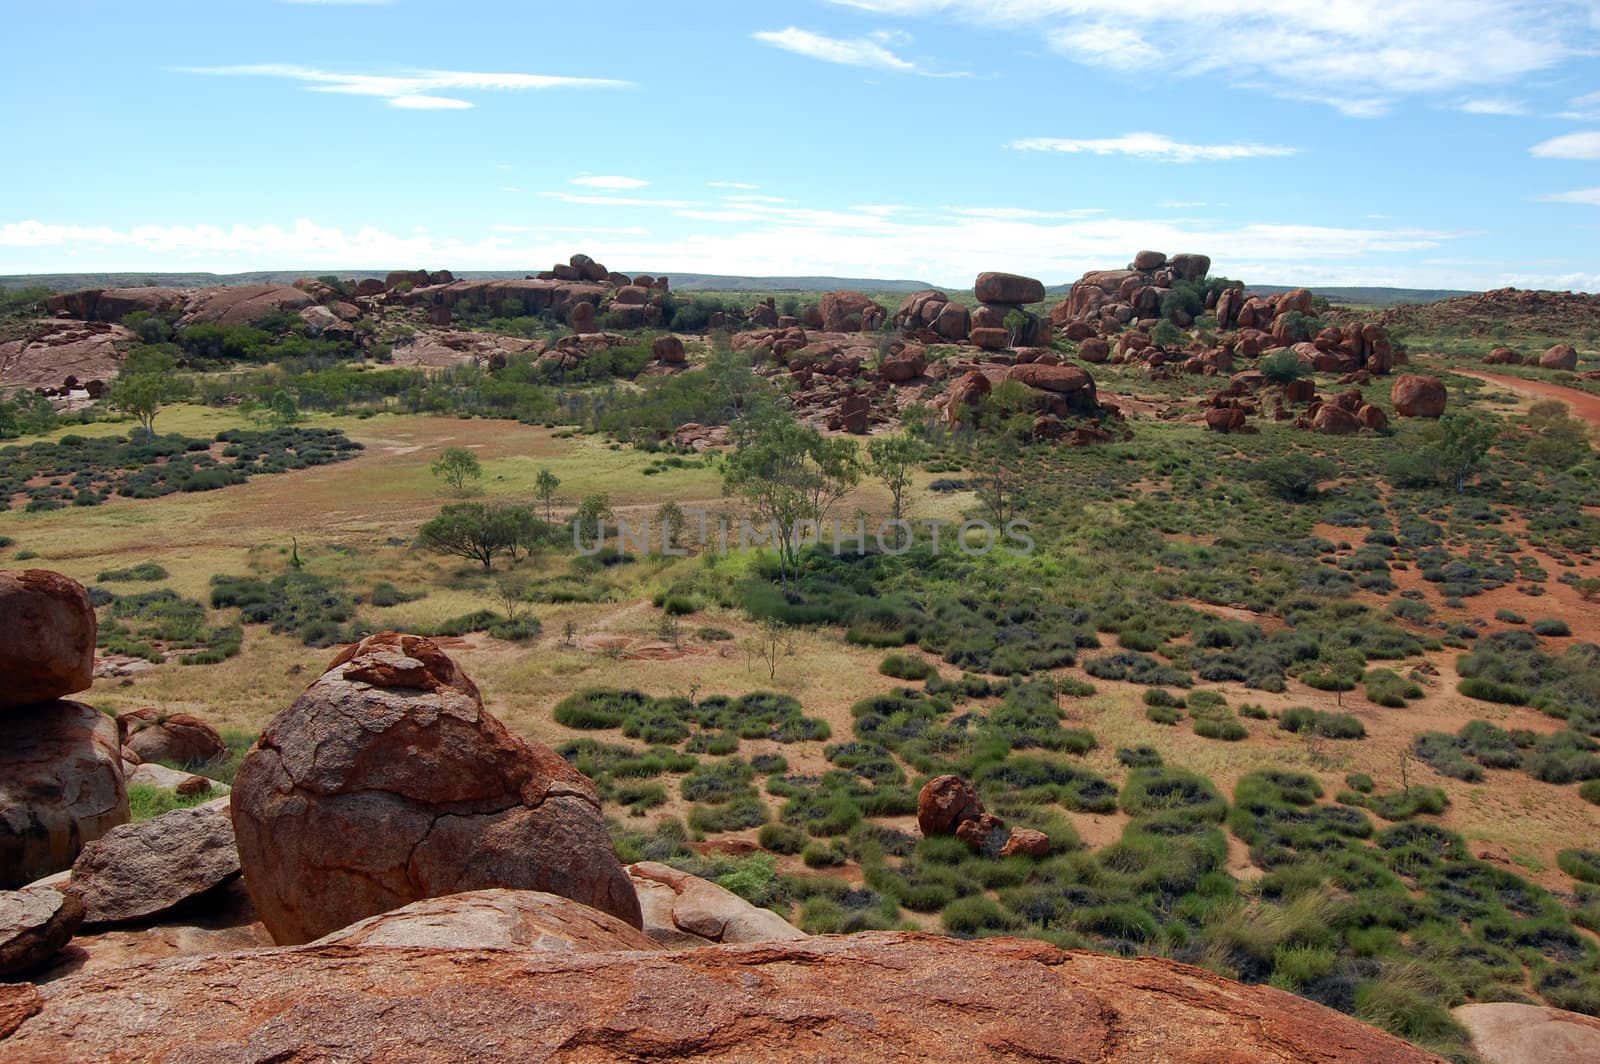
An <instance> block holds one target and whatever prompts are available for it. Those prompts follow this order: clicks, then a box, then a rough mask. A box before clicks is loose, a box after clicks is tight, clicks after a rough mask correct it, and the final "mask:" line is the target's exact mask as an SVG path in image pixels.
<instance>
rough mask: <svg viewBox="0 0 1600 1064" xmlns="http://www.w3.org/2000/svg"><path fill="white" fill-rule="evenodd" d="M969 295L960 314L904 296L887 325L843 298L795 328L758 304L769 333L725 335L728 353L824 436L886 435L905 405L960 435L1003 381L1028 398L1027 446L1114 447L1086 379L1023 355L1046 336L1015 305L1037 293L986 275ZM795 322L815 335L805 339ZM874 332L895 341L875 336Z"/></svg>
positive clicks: (937, 299) (1044, 356)
mask: <svg viewBox="0 0 1600 1064" xmlns="http://www.w3.org/2000/svg"><path fill="white" fill-rule="evenodd" d="M973 290H974V292H975V294H976V295H977V296H978V298H979V300H980V302H979V303H978V305H977V307H976V309H973V310H971V311H969V310H968V309H967V308H966V307H965V306H964V305H962V304H959V303H955V302H952V301H951V300H950V297H949V296H948V295H947V294H945V293H944V292H940V291H938V290H936V289H931V288H930V289H925V290H923V291H920V292H917V293H914V294H912V295H910V296H908V297H906V299H905V301H904V302H903V303H901V305H900V307H899V309H898V310H896V311H895V313H894V314H893V315H887V313H886V311H885V310H884V308H883V307H882V306H880V305H879V304H877V303H875V302H873V301H872V300H871V299H870V298H868V297H867V296H865V295H862V294H861V293H859V292H847V291H841V292H829V293H828V294H826V295H825V296H823V297H822V300H821V302H820V303H819V304H818V306H817V307H815V308H811V316H810V317H807V318H800V317H782V316H778V315H776V312H775V310H774V308H773V307H772V305H771V304H770V303H763V304H757V306H756V308H755V310H754V311H753V312H752V320H757V319H759V320H760V321H762V322H770V324H767V325H763V326H762V327H759V328H754V329H748V330H746V331H744V332H741V333H737V334H736V335H735V336H734V337H733V348H734V350H735V351H750V352H754V353H756V354H758V355H759V356H762V358H761V361H760V363H759V364H758V366H757V370H756V371H757V372H758V373H761V374H763V375H766V376H768V377H782V378H783V379H784V381H785V383H786V384H787V385H788V394H789V397H790V402H791V403H792V404H793V405H794V407H795V409H796V410H798V411H799V412H800V414H801V416H802V417H804V418H806V419H807V420H809V421H811V422H813V423H815V424H817V425H819V426H821V427H825V428H828V429H830V430H833V431H845V432H851V433H857V434H861V433H867V432H870V431H872V429H873V428H874V427H875V426H879V425H893V424H895V423H896V422H897V421H898V420H899V417H900V412H901V411H902V410H903V409H904V408H905V407H906V406H909V405H910V404H912V403H917V402H926V403H928V404H929V405H930V406H932V407H933V408H934V409H935V410H937V411H938V412H939V413H941V414H942V416H944V418H945V419H946V421H947V423H948V424H950V425H951V426H956V425H960V424H962V423H963V422H964V419H967V420H970V417H969V414H970V411H971V410H972V408H973V407H975V406H976V405H977V404H978V403H979V402H980V401H981V400H982V398H983V397H984V396H986V395H988V394H989V392H990V391H991V390H992V389H993V388H994V386H996V385H998V384H1001V383H1003V382H1005V381H1015V382H1017V383H1018V384H1020V385H1021V386H1023V387H1024V388H1026V389H1027V394H1028V395H1030V396H1031V398H1032V408H1033V410H1034V413H1035V415H1036V416H1035V420H1034V424H1033V433H1034V436H1035V437H1036V438H1038V439H1065V440H1066V441H1068V442H1069V443H1072V444H1074V445H1083V444H1087V443H1098V442H1105V441H1109V440H1111V439H1113V438H1115V435H1114V433H1113V431H1111V427H1110V423H1111V422H1114V421H1115V420H1116V419H1117V418H1118V417H1119V414H1118V412H1117V411H1116V409H1115V408H1113V407H1110V406H1106V405H1102V404H1101V403H1100V402H1099V400H1098V398H1097V395H1096V392H1095V386H1094V378H1093V377H1092V376H1091V375H1090V374H1089V372H1088V371H1087V370H1086V369H1084V368H1083V367H1081V366H1068V365H1065V364H1064V362H1065V359H1064V358H1063V356H1062V355H1061V354H1060V353H1059V352H1057V351H1055V350H1053V349H1051V348H1049V347H1046V346H1035V345H1038V344H1042V343H1044V342H1045V341H1046V340H1047V339H1048V337H1046V336H1045V333H1046V332H1047V331H1048V328H1049V327H1048V325H1046V324H1045V323H1044V322H1043V321H1042V320H1041V319H1040V318H1039V317H1038V316H1036V315H1034V314H1031V313H1029V312H1028V310H1027V307H1028V306H1030V305H1032V304H1036V303H1039V302H1041V301H1042V300H1043V299H1044V295H1045V290H1044V285H1043V284H1042V283H1041V282H1039V281H1038V280H1035V279H1034V278H1031V277H1022V276H1019V275H1017V274H1011V273H995V272H986V273H981V274H979V275H978V277H977V280H976V281H975V282H974V285H973ZM763 308H765V310H767V311H771V312H772V313H771V314H765V313H761V311H762V310H763ZM807 321H817V322H820V323H821V326H820V327H819V328H815V329H813V328H811V327H809V326H808V325H807V324H806V322H807ZM884 325H890V326H892V327H893V328H894V329H895V330H897V331H898V334H899V335H898V336H895V337H893V338H890V337H887V336H885V335H883V334H881V333H876V334H875V330H877V329H879V328H881V327H882V326H884ZM932 344H945V345H955V346H958V347H960V348H962V349H963V351H962V353H961V354H960V355H958V357H957V358H955V359H953V360H947V361H931V360H930V359H929V358H928V352H927V348H928V346H929V345H932ZM968 352H970V354H969V353H968ZM947 382H948V386H946V383H947Z"/></svg>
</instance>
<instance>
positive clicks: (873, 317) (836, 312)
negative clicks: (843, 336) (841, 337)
mask: <svg viewBox="0 0 1600 1064" xmlns="http://www.w3.org/2000/svg"><path fill="white" fill-rule="evenodd" d="M818 309H820V310H821V311H822V328H823V331H824V332H871V331H873V330H874V329H877V328H878V327H879V326H881V325H882V324H883V321H884V317H885V315H886V314H887V313H888V312H887V311H885V310H884V309H883V307H881V306H879V305H878V304H877V303H875V302H874V301H873V300H871V299H870V298H868V297H867V296H864V295H862V294H861V293H860V292H845V291H840V292H828V293H826V294H825V295H824V296H823V297H822V299H821V301H820V303H819V304H818ZM774 324H776V322H774Z"/></svg>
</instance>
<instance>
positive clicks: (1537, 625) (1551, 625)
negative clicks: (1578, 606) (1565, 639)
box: [1528, 617, 1572, 636]
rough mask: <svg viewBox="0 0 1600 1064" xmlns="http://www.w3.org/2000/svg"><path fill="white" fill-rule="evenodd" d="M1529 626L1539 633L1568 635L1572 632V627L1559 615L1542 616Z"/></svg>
mask: <svg viewBox="0 0 1600 1064" xmlns="http://www.w3.org/2000/svg"><path fill="white" fill-rule="evenodd" d="M1528 627H1530V628H1532V629H1533V630H1534V632H1535V633H1536V634H1538V635H1546V636H1567V635H1571V634H1572V629H1571V628H1570V627H1569V626H1568V625H1567V622H1566V621H1563V620H1562V619H1561V618H1559V617H1540V618H1539V619H1538V620H1536V621H1534V622H1533V623H1532V624H1531V625H1529V626H1528Z"/></svg>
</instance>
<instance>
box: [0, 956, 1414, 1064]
mask: <svg viewBox="0 0 1600 1064" xmlns="http://www.w3.org/2000/svg"><path fill="white" fill-rule="evenodd" d="M44 999H45V1002H44V1009H43V1011H42V1012H41V1013H40V1014H39V1015H37V1016H34V1017H33V1018H32V1019H29V1020H26V1021H24V1022H23V1024H22V1026H21V1027H20V1028H19V1029H18V1030H17V1031H16V1033H15V1034H13V1035H11V1037H10V1038H8V1039H6V1040H4V1041H0V1056H3V1057H4V1058H5V1059H6V1060H7V1062H8V1064H35V1062H46V1061H48V1062H49V1064H70V1062H74V1061H102V1060H107V1059H118V1060H195V1061H202V1060H203V1061H234V1060H240V1061H242V1060H327V1059H338V1060H347V1061H401V1060H403V1061H407V1062H411V1064H425V1062H430V1061H459V1060H473V1061H488V1060H517V1061H570V1062H574V1064H576V1062H593V1061H602V1060H642V1059H652V1060H657V1059H672V1060H701V1061H708V1060H715V1061H735V1060H737V1061H752V1060H761V1061H780V1062H782V1061H802V1060H804V1061H825V1060H826V1061H832V1060H841V1061H843V1060H848V1061H853V1062H854V1061H913V1060H915V1061H935V1062H944V1061H948V1062H952V1064H973V1062H974V1061H987V1060H1011V1061H1033V1062H1037V1061H1096V1062H1103V1064H1128V1062H1135V1061H1137V1062H1152V1064H1154V1062H1161V1064H1219V1062H1227V1064H1268V1062H1270V1064H1333V1062H1335V1061H1337V1062H1341V1064H1343V1062H1347V1061H1355V1060H1359V1061H1363V1062H1365V1064H1423V1062H1428V1064H1438V1062H1439V1059H1440V1058H1438V1057H1435V1056H1433V1055H1432V1054H1430V1053H1426V1052H1424V1051H1423V1050H1421V1049H1418V1048H1416V1047H1415V1046H1412V1045H1409V1044H1407V1043H1405V1042H1402V1041H1400V1040H1399V1039H1398V1038H1395V1037H1393V1036H1392V1035H1388V1034H1385V1033H1383V1032H1382V1031H1378V1030H1376V1029H1375V1028H1372V1027H1368V1026H1367V1025H1365V1024H1363V1023H1361V1022H1359V1021H1357V1020H1355V1019H1352V1018H1351V1017H1349V1016H1345V1015H1342V1014H1340V1013H1337V1012H1334V1011H1333V1010H1331V1009H1328V1008H1325V1007H1323V1006H1321V1005H1317V1004H1315V1003H1314V1002H1310V1001H1307V1000H1305V999H1303V998H1298V997H1295V996H1294V995H1292V994H1287V993H1284V992H1282V991H1279V990H1273V989H1271V988H1269V987H1264V986H1244V985H1242V984H1239V983H1235V982H1231V981H1229V980H1226V979H1223V978H1222V977H1220V976H1217V975H1214V974H1212V973H1210V972H1206V971H1203V970H1201V969H1198V968H1191V967H1188V966H1186V965H1181V964H1176V963H1173V962H1171V961H1167V960H1161V959H1157V958H1140V959H1124V958H1118V957H1111V956H1106V955H1104V954H1094V953H1083V952H1068V951H1065V950H1061V949H1058V948H1056V947H1054V946H1051V945H1049V944H1048V943H1044V942H1029V941H1020V940H1015V939H987V940H980V941H972V942H966V941H960V940H957V939H951V938H944V937H940V936H936V935H922V934H908V933H898V932H872V933H866V934H860V935H847V936H838V937H832V936H824V937H813V938H808V939H806V940H805V941H802V942H784V943H768V944H764V945H756V946H712V947H708V948H705V949H698V950H691V951H688V952H684V953H635V952H627V953H603V954H576V955H574V954H550V953H531V952H526V951H505V950H496V951H485V950H426V949H363V948H352V947H347V946H303V947H297V948H286V949H271V950H255V951H251V952H245V953H234V954H227V955H224V956H219V957H204V958H198V959H193V960H183V961H168V962H164V963H160V964H150V965H136V966H134V967H131V968H120V969H117V970H114V971H109V972H102V973H100V974H98V975H92V976H84V977H81V978H77V979H69V980H64V981H62V982H60V983H56V984H54V985H52V986H50V987H47V988H45V990H44Z"/></svg>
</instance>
